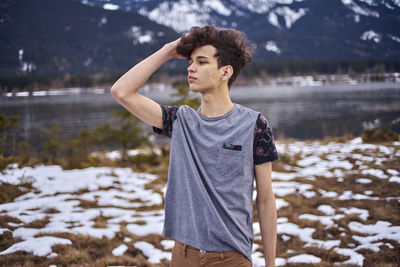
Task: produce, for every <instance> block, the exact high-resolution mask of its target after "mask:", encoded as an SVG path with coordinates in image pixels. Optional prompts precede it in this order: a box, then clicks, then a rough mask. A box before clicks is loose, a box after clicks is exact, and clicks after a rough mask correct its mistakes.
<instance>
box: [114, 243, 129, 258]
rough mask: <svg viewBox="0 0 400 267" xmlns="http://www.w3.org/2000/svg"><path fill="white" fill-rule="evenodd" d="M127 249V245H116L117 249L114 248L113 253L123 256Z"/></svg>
mask: <svg viewBox="0 0 400 267" xmlns="http://www.w3.org/2000/svg"><path fill="white" fill-rule="evenodd" d="M127 249H128V246H127V245H125V244H121V245H119V246H118V247H116V248H115V249H113V251H112V254H113V255H114V256H122V255H123V254H124V253H125V251H126V250H127Z"/></svg>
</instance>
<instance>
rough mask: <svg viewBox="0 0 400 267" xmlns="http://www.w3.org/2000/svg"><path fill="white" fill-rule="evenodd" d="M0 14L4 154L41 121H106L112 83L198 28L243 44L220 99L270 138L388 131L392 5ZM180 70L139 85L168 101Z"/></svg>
mask: <svg viewBox="0 0 400 267" xmlns="http://www.w3.org/2000/svg"><path fill="white" fill-rule="evenodd" d="M0 10H1V15H0V36H1V38H0V40H1V41H0V114H2V115H4V116H8V119H9V117H10V116H14V117H16V118H18V119H17V120H18V121H15V123H14V124H13V123H9V124H10V125H7V123H6V122H4V123H3V124H4V126H2V128H1V134H2V136H3V138H4V137H5V136H6V135H7V136H8V137H7V142H6V143H5V142H3V144H2V145H3V147H4V153H6V155H11V154H15V153H17V152H16V150H17V144H18V143H19V142H21V141H25V142H27V143H29V144H30V145H32V149H33V151H37V152H40V151H43V149H44V147H43V143H44V142H45V141H46V138H47V139H48V136H47V135H46V134H45V133H44V132H43V129H46V128H47V129H49V128H51V127H53V126H54V125H57V127H58V130H57V131H58V132H59V135H60V136H61V137H63V138H67V139H72V138H76V137H78V136H79V131H80V130H93V129H94V128H96V127H98V126H101V125H104V124H105V123H108V122H112V121H115V120H116V117H115V116H114V117H113V116H112V115H111V113H110V112H111V111H113V110H118V109H120V108H121V107H120V106H119V105H118V104H117V103H116V102H115V101H114V100H113V99H112V98H111V96H110V87H111V86H112V84H113V83H114V82H115V81H116V80H117V79H118V78H119V77H120V76H121V75H122V74H123V73H124V72H126V71H127V70H128V69H129V68H131V67H132V66H133V65H135V64H136V63H137V62H139V61H140V60H142V59H144V58H145V57H147V56H148V55H150V54H151V53H152V52H154V51H156V50H157V49H159V48H160V47H161V46H162V45H163V44H165V43H166V42H169V41H172V40H175V39H176V38H178V37H179V36H180V35H181V34H182V33H184V32H185V31H188V30H189V29H190V28H191V27H192V26H204V25H207V24H215V25H217V26H220V27H233V28H237V29H239V30H241V31H244V32H245V33H246V34H247V36H248V39H249V40H251V41H252V42H253V46H254V47H253V48H254V57H253V61H252V62H251V64H250V65H249V66H248V68H247V69H246V70H245V71H244V72H243V73H242V74H241V76H240V77H239V78H238V80H237V82H236V83H235V84H234V87H233V88H232V90H231V97H232V99H233V100H234V101H235V102H237V103H240V104H243V105H245V106H248V107H250V108H253V109H256V110H259V111H260V112H262V113H263V114H264V115H265V116H266V117H267V118H268V119H269V121H270V123H271V124H272V126H273V128H274V130H275V134H276V137H277V138H278V139H279V138H297V139H310V138H323V137H326V136H341V135H359V134H361V132H362V130H363V129H366V128H373V127H379V126H381V125H383V126H385V127H387V128H388V129H391V130H393V131H397V132H399V131H400V104H399V103H400V101H399V100H400V76H399V71H400V27H398V26H399V21H400V4H399V2H398V1H394V0H382V1H377V0H376V1H375V0H368V1H366V0H331V1H320V0H307V1H296V0H290V1H286V0H285V1H283V0H271V1H260V0H250V1H241V0H230V1H229V0H210V1H196V0H193V1H188V0H180V1H176V0H171V1H140V0H139V1H119V0H108V1H102V0H90V1H89V0H82V1H76V0H57V1H54V0H40V1H28V0H19V1H11V0H5V1H2V3H1V5H0ZM186 66H187V63H186V62H184V61H183V60H172V61H170V62H168V63H167V64H165V65H164V66H163V67H162V68H161V69H160V70H159V71H157V72H156V73H155V74H154V75H153V76H152V77H151V79H150V81H149V82H150V83H149V85H148V86H146V87H145V88H144V89H142V93H144V94H145V95H148V96H150V97H152V98H153V99H155V100H156V101H158V102H159V103H161V104H173V103H175V102H176V101H177V97H176V96H175V98H174V96H173V94H174V93H176V87H177V86H179V85H184V84H185V75H186ZM182 93H184V94H187V92H186V93H185V92H182ZM189 95H190V96H191V94H190V93H189V94H188V95H186V97H187V96H189ZM192 97H194V98H196V97H197V98H198V96H192ZM178 99H179V96H178ZM5 119H6V118H5V117H4V120H5ZM146 129H147V131H149V130H151V129H150V128H149V127H145V126H144V130H145V131H146ZM156 141H157V142H167V141H166V140H164V139H162V138H158V137H157V139H156ZM103 143H104V142H103ZM110 145H112V144H110ZM97 149H99V147H97Z"/></svg>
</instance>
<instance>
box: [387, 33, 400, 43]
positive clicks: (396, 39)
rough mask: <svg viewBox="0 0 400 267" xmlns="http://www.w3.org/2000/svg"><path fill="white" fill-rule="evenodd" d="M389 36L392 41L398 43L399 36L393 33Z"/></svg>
mask: <svg viewBox="0 0 400 267" xmlns="http://www.w3.org/2000/svg"><path fill="white" fill-rule="evenodd" d="M389 37H390V39H392V40H393V41H395V42H398V43H400V38H399V37H397V36H394V35H390V34H389Z"/></svg>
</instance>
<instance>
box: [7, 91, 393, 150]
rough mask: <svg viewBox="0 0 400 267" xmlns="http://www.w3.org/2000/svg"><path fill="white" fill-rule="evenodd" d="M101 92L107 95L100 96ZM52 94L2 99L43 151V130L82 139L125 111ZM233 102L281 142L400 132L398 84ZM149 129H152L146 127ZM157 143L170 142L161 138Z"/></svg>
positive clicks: (240, 97)
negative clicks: (368, 127)
mask: <svg viewBox="0 0 400 267" xmlns="http://www.w3.org/2000/svg"><path fill="white" fill-rule="evenodd" d="M102 92H103V93H102ZM142 92H143V94H145V95H147V96H149V97H151V98H152V99H154V100H155V101H157V102H159V103H162V104H169V103H172V102H173V101H174V99H172V98H171V97H169V94H170V93H171V92H172V90H171V88H167V87H163V86H162V87H161V88H159V87H158V86H153V88H144V89H143V90H142ZM52 94H53V95H46V93H44V92H43V93H37V95H35V96H23V95H22V96H12V97H7V96H0V114H6V115H13V116H18V117H20V123H19V129H18V131H16V133H15V135H16V139H17V141H19V140H26V141H28V142H30V143H31V144H33V146H34V147H35V148H36V149H38V150H41V146H42V143H43V141H44V139H43V134H42V133H41V131H40V129H41V128H48V127H51V126H52V125H54V124H58V125H59V126H60V133H61V135H62V136H63V137H66V138H73V137H76V136H78V133H79V130H80V129H93V128H95V127H96V126H99V125H102V124H104V123H106V122H110V121H113V120H115V118H114V117H113V116H111V115H110V112H111V111H113V110H118V109H121V108H122V107H121V106H120V105H119V104H118V103H117V102H115V100H114V99H113V98H112V97H111V95H110V91H109V88H107V89H104V90H102V89H90V90H89V89H73V90H67V91H64V92H63V91H53V92H52ZM231 98H232V100H233V101H234V102H236V103H239V104H241V105H244V106H247V107H249V108H252V109H255V110H258V111H260V112H261V113H262V114H264V115H265V116H266V117H267V118H268V120H269V121H270V124H271V125H272V126H273V129H274V132H275V136H276V139H277V140H278V141H279V138H283V137H284V138H296V139H309V138H322V137H325V136H341V135H344V134H353V135H358V134H360V133H361V131H362V129H363V125H365V124H366V123H373V122H374V121H375V120H379V121H380V122H381V123H383V124H384V125H386V126H388V127H390V128H391V129H393V130H395V131H397V132H400V83H367V84H355V85H350V84H335V85H325V86H315V87H312V86H309V87H290V86H287V87H285V86H280V87H274V86H247V87H234V88H232V89H231ZM143 128H144V129H147V130H151V127H150V126H146V125H143ZM156 141H157V142H165V141H167V139H165V138H163V137H157V138H156Z"/></svg>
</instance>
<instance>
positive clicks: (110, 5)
mask: <svg viewBox="0 0 400 267" xmlns="http://www.w3.org/2000/svg"><path fill="white" fill-rule="evenodd" d="M103 8H104V9H107V10H118V9H119V5H115V4H111V3H107V4H104V5H103Z"/></svg>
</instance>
